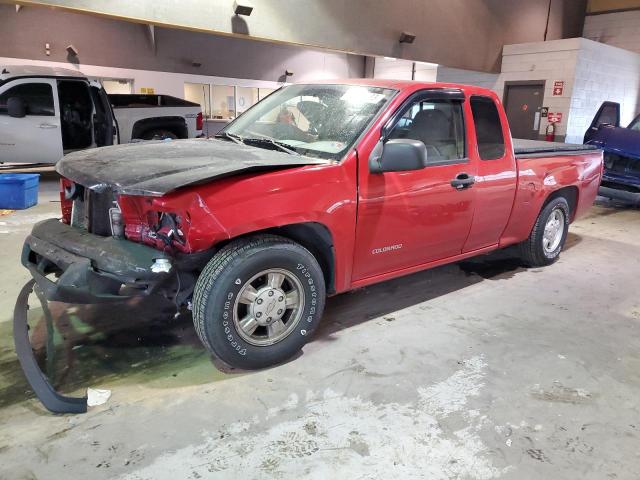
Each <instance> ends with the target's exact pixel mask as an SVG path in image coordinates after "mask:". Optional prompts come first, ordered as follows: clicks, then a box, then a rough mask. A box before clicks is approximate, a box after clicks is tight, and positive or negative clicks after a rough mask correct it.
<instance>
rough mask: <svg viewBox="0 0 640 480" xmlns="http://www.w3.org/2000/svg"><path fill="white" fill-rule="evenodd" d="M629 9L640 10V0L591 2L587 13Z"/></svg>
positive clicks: (598, 0) (599, 0)
mask: <svg viewBox="0 0 640 480" xmlns="http://www.w3.org/2000/svg"><path fill="white" fill-rule="evenodd" d="M629 8H640V0H589V3H588V5H587V13H602V12H608V11H611V10H625V9H629Z"/></svg>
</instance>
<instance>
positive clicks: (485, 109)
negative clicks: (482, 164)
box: [471, 96, 505, 160]
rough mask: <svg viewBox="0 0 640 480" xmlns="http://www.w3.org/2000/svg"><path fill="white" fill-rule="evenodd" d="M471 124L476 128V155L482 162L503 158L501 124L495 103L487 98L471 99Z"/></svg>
mask: <svg viewBox="0 0 640 480" xmlns="http://www.w3.org/2000/svg"><path fill="white" fill-rule="evenodd" d="M471 111H472V113H473V123H474V125H475V127H476V138H477V141H478V153H479V154H480V158H481V159H482V160H496V159H498V158H502V157H503V156H504V151H505V149H504V136H503V135H502V122H500V115H499V113H498V108H497V107H496V104H495V102H494V101H493V100H492V99H491V98H489V97H481V96H473V97H471Z"/></svg>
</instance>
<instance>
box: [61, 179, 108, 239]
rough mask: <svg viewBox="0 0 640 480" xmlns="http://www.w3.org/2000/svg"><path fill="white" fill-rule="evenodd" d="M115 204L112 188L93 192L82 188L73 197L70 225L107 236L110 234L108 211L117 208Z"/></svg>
mask: <svg viewBox="0 0 640 480" xmlns="http://www.w3.org/2000/svg"><path fill="white" fill-rule="evenodd" d="M117 205H118V204H117V202H116V198H115V195H114V193H113V191H112V190H103V191H101V192H95V191H93V190H89V189H88V188H83V189H82V191H79V192H78V193H77V195H76V196H75V198H74V199H73V207H72V210H71V225H72V226H74V227H77V228H82V229H84V230H87V231H88V232H90V233H93V234H95V235H100V236H102V237H109V236H111V235H112V230H111V216H110V213H109V211H110V210H111V209H112V208H114V207H115V208H117Z"/></svg>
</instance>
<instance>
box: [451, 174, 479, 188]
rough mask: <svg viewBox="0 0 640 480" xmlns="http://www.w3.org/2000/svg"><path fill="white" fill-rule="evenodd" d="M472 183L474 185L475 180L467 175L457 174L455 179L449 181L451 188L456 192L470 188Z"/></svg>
mask: <svg viewBox="0 0 640 480" xmlns="http://www.w3.org/2000/svg"><path fill="white" fill-rule="evenodd" d="M474 183H476V178H475V177H474V176H473V175H469V174H468V173H459V174H458V175H456V178H454V179H453V180H451V186H452V187H453V188H455V189H456V190H464V189H465V188H470V187H471V185H473V184H474Z"/></svg>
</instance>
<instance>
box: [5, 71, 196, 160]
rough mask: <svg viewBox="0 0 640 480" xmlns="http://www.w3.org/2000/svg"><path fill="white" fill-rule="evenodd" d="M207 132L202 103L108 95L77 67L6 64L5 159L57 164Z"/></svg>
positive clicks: (164, 98)
mask: <svg viewBox="0 0 640 480" xmlns="http://www.w3.org/2000/svg"><path fill="white" fill-rule="evenodd" d="M201 133H202V112H201V109H200V105H198V104H197V103H192V102H188V101H186V100H182V99H180V98H176V97H170V96H168V95H107V93H106V92H105V90H104V89H103V88H102V85H101V84H100V82H99V81H97V80H92V79H90V78H89V77H87V76H85V75H83V74H82V73H79V72H76V71H74V70H67V69H62V68H50V67H35V66H6V67H2V66H0V163H47V164H53V163H56V162H58V160H60V159H61V158H62V156H63V155H64V154H67V153H69V152H73V151H77V150H84V149H87V148H93V147H102V146H106V145H114V144H117V143H128V142H131V141H132V140H136V139H140V140H152V139H163V138H193V137H197V136H198V135H200V134H201Z"/></svg>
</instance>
